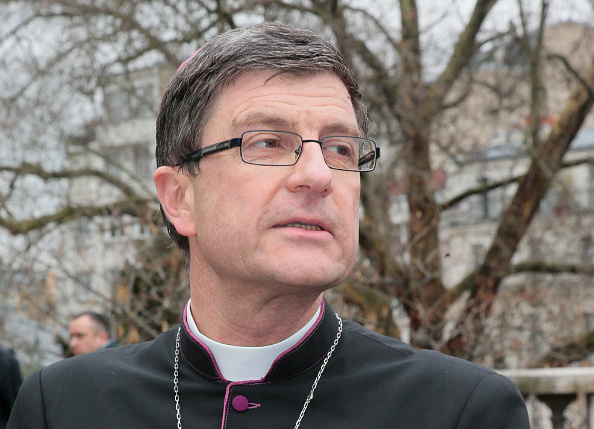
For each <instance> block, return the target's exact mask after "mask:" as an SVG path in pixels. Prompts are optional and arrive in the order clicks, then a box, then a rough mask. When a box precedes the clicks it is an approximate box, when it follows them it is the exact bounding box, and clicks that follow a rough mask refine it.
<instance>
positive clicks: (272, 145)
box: [250, 139, 281, 149]
mask: <svg viewBox="0 0 594 429" xmlns="http://www.w3.org/2000/svg"><path fill="white" fill-rule="evenodd" d="M280 145H281V144H280V140H275V139H261V140H257V141H255V142H253V143H252V144H250V146H251V147H253V148H258V149H276V148H278V147H280Z"/></svg>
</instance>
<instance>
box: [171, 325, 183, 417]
mask: <svg viewBox="0 0 594 429" xmlns="http://www.w3.org/2000/svg"><path fill="white" fill-rule="evenodd" d="M180 331H181V325H180V327H179V328H178V330H177V337H176V338H175V365H173V391H174V392H175V412H176V414H177V429H182V425H181V408H180V406H179V386H178V381H179V379H178V375H179V333H180Z"/></svg>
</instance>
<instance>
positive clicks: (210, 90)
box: [156, 22, 369, 252]
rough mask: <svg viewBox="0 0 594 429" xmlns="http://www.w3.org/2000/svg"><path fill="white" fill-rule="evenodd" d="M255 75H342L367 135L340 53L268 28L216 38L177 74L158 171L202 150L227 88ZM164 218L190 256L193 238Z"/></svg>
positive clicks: (165, 111)
mask: <svg viewBox="0 0 594 429" xmlns="http://www.w3.org/2000/svg"><path fill="white" fill-rule="evenodd" d="M253 71H271V72H274V73H275V75H278V74H285V73H287V74H290V75H292V76H295V77H308V76H314V75H317V74H321V73H332V74H334V75H336V76H337V77H338V78H339V79H340V80H341V81H342V82H343V83H344V85H345V87H346V89H347V91H348V93H349V95H350V96H351V102H352V104H353V109H354V111H355V115H356V118H357V125H358V127H359V129H360V131H361V133H363V135H365V136H366V135H367V133H368V130H369V119H368V118H367V109H366V107H365V105H364V104H363V102H362V97H361V92H360V91H359V86H358V84H357V82H356V81H355V78H354V77H353V75H352V73H351V72H350V70H349V68H348V66H347V64H346V62H345V60H344V58H343V57H342V55H341V54H340V52H338V50H337V49H336V48H335V47H334V46H333V45H332V44H331V43H330V42H328V41H326V40H325V39H324V38H322V37H320V36H318V35H317V34H315V33H312V32H311V31H307V30H301V29H295V28H291V27H287V26H285V25H282V24H279V23H266V22H265V23H261V24H256V25H251V26H248V27H243V28H239V29H236V30H232V31H228V32H226V33H223V34H220V35H218V36H216V37H214V38H213V39H211V40H210V41H208V42H207V43H205V44H204V46H202V48H200V49H199V50H198V51H197V52H196V53H194V55H192V57H190V58H189V59H188V60H187V61H186V62H185V63H184V64H182V66H181V67H180V68H179V69H178V70H177V72H176V73H175V75H174V76H173V78H172V79H171V81H170V82H169V85H168V86H167V89H166V90H165V94H164V96H163V100H162V102H161V107H160V109H159V116H158V117H157V150H156V158H157V167H160V166H162V165H169V166H177V165H179V164H180V162H181V158H182V157H183V156H184V155H186V154H188V153H190V152H193V151H195V150H196V149H198V148H199V147H200V145H201V138H202V130H203V128H204V126H205V125H206V122H207V121H208V119H209V118H210V116H211V114H212V111H213V106H214V105H215V102H216V100H217V97H218V96H219V95H220V94H221V92H222V91H223V89H224V88H225V87H227V86H229V85H231V84H232V83H233V82H235V81H236V80H237V79H238V78H239V77H241V76H242V75H244V74H246V73H249V72H253ZM184 168H185V171H186V172H187V173H189V174H192V175H195V174H197V165H196V164H194V165H191V166H185V167H184ZM161 214H162V216H163V220H164V222H165V225H166V227H167V231H168V233H169V235H170V236H171V238H172V239H173V241H174V242H175V243H176V244H177V245H178V246H179V247H180V248H181V249H182V250H184V251H186V252H188V251H189V242H188V238H187V237H184V236H182V235H180V234H179V233H178V232H177V231H176V230H175V227H174V226H173V225H172V224H171V223H170V222H169V220H168V219H167V217H166V215H165V213H164V211H163V208H161Z"/></svg>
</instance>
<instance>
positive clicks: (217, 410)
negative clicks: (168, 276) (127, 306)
mask: <svg viewBox="0 0 594 429" xmlns="http://www.w3.org/2000/svg"><path fill="white" fill-rule="evenodd" d="M184 320H185V315H184ZM337 330H338V321H337V319H336V317H335V316H334V313H333V312H332V311H331V309H330V307H329V306H328V304H327V303H324V306H323V311H322V317H321V320H320V321H319V322H318V323H317V324H316V325H314V327H313V328H312V330H311V331H310V332H309V333H308V334H307V335H306V337H305V338H304V339H303V340H302V341H301V342H299V343H298V344H297V345H296V346H294V347H293V348H291V349H289V350H288V351H287V352H285V353H284V354H282V355H281V356H280V357H279V358H278V359H277V360H276V361H275V363H274V364H273V365H272V367H271V369H270V371H269V372H268V374H267V375H266V377H264V379H262V380H258V381H248V382H228V381H226V380H224V379H223V378H222V376H221V375H220V373H219V371H218V368H217V366H216V364H215V362H214V361H213V359H212V357H211V354H210V352H209V350H208V349H207V348H206V347H204V346H203V344H202V343H201V342H200V341H199V340H198V339H197V338H196V337H194V336H193V335H192V334H191V333H190V331H189V329H188V327H187V323H186V322H185V321H184V323H183V324H182V326H181V333H180V348H181V353H180V358H179V377H178V378H179V397H180V400H179V403H180V410H181V419H182V427H183V428H184V429H196V428H200V429H202V428H208V429H212V428H229V429H235V428H257V429H267V428H270V429H273V428H274V429H279V428H293V427H294V426H295V422H296V421H297V419H298V417H299V413H300V412H301V409H302V408H303V404H304V402H305V400H306V398H307V396H308V395H309V393H310V391H311V388H312V384H313V382H314V379H315V377H316V375H317V374H318V371H319V369H320V366H321V364H322V362H323V360H324V357H325V356H326V354H327V353H328V350H329V349H330V347H331V346H332V344H333V342H334V339H335V338H336V334H337ZM177 331H178V328H177V327H175V328H173V329H171V330H169V331H167V332H165V333H163V334H161V335H160V336H159V337H158V338H157V339H155V340H154V341H150V342H147V343H143V344H137V345H131V346H123V347H118V348H115V349H108V350H101V351H97V352H94V353H90V354H86V355H80V356H76V357H74V358H71V359H67V360H65V361H62V362H58V363H56V364H54V365H51V366H49V367H47V368H44V369H42V370H40V371H38V372H36V373H34V374H32V375H31V376H29V377H28V378H27V380H26V381H25V383H24V384H23V386H22V388H21V391H20V393H19V397H18V398H17V402H16V404H15V408H14V410H13V414H12V415H11V420H10V421H9V424H8V428H9V429H43V428H47V429H82V428H84V429H95V428H126V429H141V428H142V429H146V428H176V427H177V417H176V404H175V399H174V398H175V396H174V381H173V380H174V361H175V348H176V335H177ZM529 427H530V426H529V423H528V415H527V412H526V407H525V405H524V401H523V400H522V397H521V395H520V393H519V392H518V390H517V388H516V387H515V386H514V384H513V383H512V382H511V381H509V380H508V379H507V378H505V377H503V376H501V375H499V374H497V373H495V372H493V371H491V370H489V369H486V368H483V367H481V366H478V365H475V364H472V363H470V362H467V361H464V360H461V359H456V358H452V357H448V356H445V355H443V354H440V353H437V352H434V351H425V350H421V351H418V350H415V349H413V348H412V347H410V346H409V345H407V344H404V343H402V342H400V341H398V340H395V339H393V338H388V337H385V336H382V335H379V334H377V333H375V332H372V331H369V330H367V329H365V328H363V327H361V326H359V325H358V324H356V323H353V322H349V321H344V322H343V332H342V337H341V339H340V341H339V343H338V346H337V347H336V349H335V351H334V353H333V355H332V357H331V358H330V360H329V362H328V364H327V367H326V369H325V371H324V373H323V375H322V377H321V379H320V381H319V384H318V386H317V388H316V390H315V394H314V397H313V399H312V400H311V402H310V404H309V407H308V408H307V411H306V413H305V416H304V417H303V420H302V422H301V426H300V428H302V429H308V428H315V429H322V428H324V429H328V428H340V429H344V428H378V429H380V428H381V429H385V428H402V429H450V428H451V429H454V428H455V429H479V428H480V429H483V428H484V429H498V428H508V429H529Z"/></svg>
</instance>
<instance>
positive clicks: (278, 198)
mask: <svg viewBox="0 0 594 429" xmlns="http://www.w3.org/2000/svg"><path fill="white" fill-rule="evenodd" d="M270 77H271V73H267V72H259V73H250V74H247V75H244V76H243V77H241V78H240V79H239V80H238V81H236V82H235V83H234V84H233V85H231V86H229V87H227V88H225V89H224V90H223V91H222V93H221V94H220V96H219V98H218V101H217V103H216V105H215V108H214V112H213V115H212V117H211V118H210V120H209V122H208V124H207V126H206V127H205V129H204V134H203V136H202V146H208V145H211V144H214V143H218V142H220V141H224V140H227V139H229V138H233V137H239V136H240V135H241V134H242V133H243V132H245V131H248V130H282V131H291V132H294V133H297V134H299V135H301V136H302V138H303V139H316V140H319V139H321V138H322V137H325V136H329V135H345V134H348V135H353V134H357V135H358V134H359V131H358V126H357V121H356V117H355V113H354V111H353V107H352V103H351V100H350V97H349V95H348V92H347V90H346V87H345V86H344V84H343V83H342V82H341V81H340V79H338V78H337V77H336V76H333V75H330V74H322V75H318V76H313V77H307V78H295V77H292V76H288V75H279V76H276V77H274V78H272V79H270V80H269V81H267V79H269V78H270ZM191 180H192V184H191V188H192V191H193V201H192V204H191V205H192V210H193V219H194V224H195V226H196V229H197V234H196V236H193V237H190V251H191V259H192V266H193V269H196V268H197V270H198V272H197V273H196V278H197V279H198V281H205V282H210V283H211V285H212V282H222V283H221V284H227V285H230V284H233V283H235V284H238V285H240V286H241V287H242V288H243V287H248V286H251V287H252V288H253V287H257V288H262V289H263V290H267V291H268V292H270V293H286V291H287V290H291V291H292V292H296V291H302V292H306V293H309V294H311V293H312V292H317V293H319V292H320V291H322V290H325V289H327V288H328V287H332V286H334V285H336V284H338V283H340V282H341V281H343V280H344V279H345V278H346V277H347V275H348V274H349V272H350V270H351V269H352V266H353V264H354V261H355V258H356V254H357V249H358V233H359V191H360V180H359V173H357V172H349V171H338V170H331V169H329V168H328V166H327V165H326V163H325V162H324V158H323V155H322V151H321V148H320V146H319V145H318V144H316V143H305V144H304V147H303V152H302V154H301V157H300V158H299V161H298V162H297V163H296V164H295V165H293V166H282V167H281V166H257V165H250V164H246V163H244V162H242V160H241V157H240V152H239V148H234V149H230V150H227V151H223V152H219V153H216V154H213V155H209V156H207V157H205V158H203V159H202V160H201V161H200V168H199V171H198V175H197V176H196V177H193V178H192V179H191ZM271 286H274V287H271ZM287 288H288V289H287ZM298 293H299V292H298Z"/></svg>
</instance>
